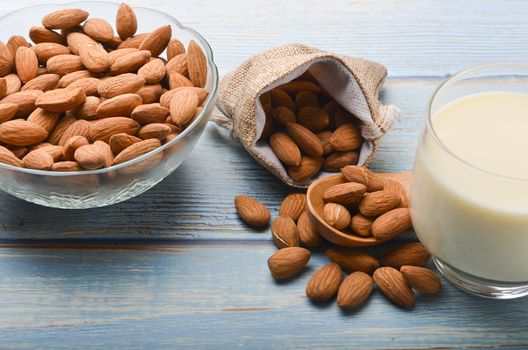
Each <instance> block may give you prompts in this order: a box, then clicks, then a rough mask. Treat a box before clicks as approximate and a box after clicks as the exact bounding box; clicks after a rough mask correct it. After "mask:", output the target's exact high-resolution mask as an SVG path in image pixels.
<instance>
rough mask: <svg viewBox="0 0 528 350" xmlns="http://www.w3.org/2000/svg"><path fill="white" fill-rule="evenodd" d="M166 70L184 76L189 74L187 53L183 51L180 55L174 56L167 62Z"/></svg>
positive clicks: (168, 72)
mask: <svg viewBox="0 0 528 350" xmlns="http://www.w3.org/2000/svg"><path fill="white" fill-rule="evenodd" d="M165 71H166V73H167V74H170V73H178V74H181V75H184V76H185V75H187V74H188V67H187V54H185V53H182V54H180V55H177V56H174V57H173V58H172V59H171V60H170V61H169V62H167V64H166V66H165Z"/></svg>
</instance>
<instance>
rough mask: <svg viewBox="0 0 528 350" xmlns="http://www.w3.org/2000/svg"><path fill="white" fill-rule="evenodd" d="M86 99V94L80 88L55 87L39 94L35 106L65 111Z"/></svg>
mask: <svg viewBox="0 0 528 350" xmlns="http://www.w3.org/2000/svg"><path fill="white" fill-rule="evenodd" d="M85 101H86V94H85V93H84V90H83V89H81V88H72V89H55V90H50V91H47V92H45V93H44V94H42V95H40V96H39V97H38V98H37V100H36V101H35V106H37V107H39V108H42V109H44V110H46V111H50V112H58V113H60V112H66V111H67V110H69V109H72V108H75V107H78V106H80V105H82V104H83V103H84V102H85Z"/></svg>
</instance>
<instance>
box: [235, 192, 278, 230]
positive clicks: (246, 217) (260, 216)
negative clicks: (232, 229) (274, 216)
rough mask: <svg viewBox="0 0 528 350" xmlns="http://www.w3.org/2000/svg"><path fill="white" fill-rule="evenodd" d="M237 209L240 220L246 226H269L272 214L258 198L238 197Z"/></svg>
mask: <svg viewBox="0 0 528 350" xmlns="http://www.w3.org/2000/svg"><path fill="white" fill-rule="evenodd" d="M235 208H236V211H237V213H238V216H239V217H240V219H242V221H244V222H245V223H246V224H248V225H250V226H256V227H263V226H268V224H269V221H270V218H271V214H270V212H269V210H268V208H266V206H264V204H262V203H261V202H260V201H258V200H257V199H256V198H254V197H250V196H242V195H241V196H236V197H235Z"/></svg>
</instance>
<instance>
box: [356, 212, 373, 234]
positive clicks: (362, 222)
mask: <svg viewBox="0 0 528 350" xmlns="http://www.w3.org/2000/svg"><path fill="white" fill-rule="evenodd" d="M373 222H374V221H373V220H372V219H370V218H367V217H366V216H363V215H361V214H356V215H354V216H353V217H352V222H351V223H350V229H351V230H352V231H353V232H354V233H357V234H358V235H360V236H364V237H367V236H370V235H371V228H372V223H373Z"/></svg>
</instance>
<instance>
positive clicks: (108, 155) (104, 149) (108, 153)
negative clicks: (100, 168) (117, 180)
mask: <svg viewBox="0 0 528 350" xmlns="http://www.w3.org/2000/svg"><path fill="white" fill-rule="evenodd" d="M93 145H94V146H95V147H97V148H99V151H100V152H101V154H102V155H103V157H104V160H105V164H104V166H105V167H109V166H112V163H113V162H114V154H113V153H112V149H111V148H110V145H109V144H107V143H106V142H103V141H95V142H94V143H93Z"/></svg>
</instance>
